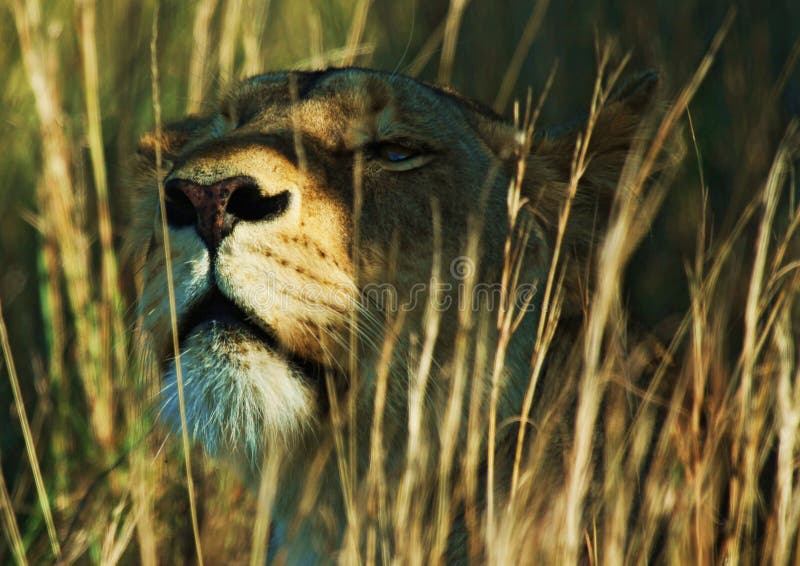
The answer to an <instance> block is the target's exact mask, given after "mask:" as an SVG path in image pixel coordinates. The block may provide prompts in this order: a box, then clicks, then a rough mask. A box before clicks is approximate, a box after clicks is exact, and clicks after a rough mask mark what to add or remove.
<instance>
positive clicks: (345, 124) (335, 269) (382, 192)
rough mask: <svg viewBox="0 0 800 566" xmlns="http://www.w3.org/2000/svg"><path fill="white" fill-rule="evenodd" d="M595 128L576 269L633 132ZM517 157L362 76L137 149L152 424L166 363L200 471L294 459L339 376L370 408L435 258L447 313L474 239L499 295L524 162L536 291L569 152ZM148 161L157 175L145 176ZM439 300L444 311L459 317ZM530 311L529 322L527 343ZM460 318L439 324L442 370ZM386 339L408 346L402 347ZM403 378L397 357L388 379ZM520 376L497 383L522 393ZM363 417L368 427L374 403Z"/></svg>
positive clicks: (445, 101)
mask: <svg viewBox="0 0 800 566" xmlns="http://www.w3.org/2000/svg"><path fill="white" fill-rule="evenodd" d="M610 108H611V110H609V111H607V112H606V113H605V114H604V115H603V116H601V118H600V120H599V121H598V128H599V129H601V130H606V133H607V135H606V136H599V135H595V137H594V139H593V142H592V143H593V148H594V153H593V155H594V157H593V161H592V163H593V165H592V168H590V169H588V170H587V171H586V172H585V174H584V182H583V183H582V184H581V192H580V193H579V194H578V196H577V197H576V199H575V209H576V212H574V213H573V215H572V218H573V219H574V220H573V223H575V224H577V229H576V231H575V234H576V236H575V237H572V236H571V234H572V232H568V233H567V236H566V239H565V246H567V249H568V250H574V249H579V248H580V247H581V245H582V238H581V236H578V235H577V234H583V233H585V232H586V231H587V229H586V226H587V225H597V224H598V220H597V219H598V217H599V218H600V219H601V222H602V218H603V216H604V214H607V211H603V210H601V211H600V213H599V214H598V209H599V208H602V206H603V205H605V204H607V203H606V200H608V199H607V198H606V195H605V194H604V193H603V190H602V189H603V186H604V184H605V185H608V186H613V185H614V183H615V179H616V176H615V174H617V173H618V170H619V168H620V167H621V160H622V159H624V155H625V154H626V148H627V145H629V144H630V140H631V138H632V135H633V133H634V132H635V130H636V125H637V121H636V119H635V117H634V114H635V112H632V111H631V109H630V108H629V106H627V105H625V104H623V103H622V102H618V103H615V104H612V105H611V107H610ZM520 139H521V138H520V135H519V134H518V132H517V131H516V130H515V128H513V127H512V126H511V125H509V124H507V123H505V122H503V121H502V120H501V119H499V118H498V117H497V116H495V115H493V114H492V113H491V112H490V111H487V110H484V109H482V108H481V107H480V106H479V105H477V104H475V103H472V102H470V101H467V100H464V99H461V98H460V97H458V96H457V95H454V94H451V93H449V92H446V91H444V90H440V89H437V88H435V87H430V86H428V85H425V84H422V83H419V82H417V81H414V80H412V79H409V78H407V77H403V76H398V75H393V74H392V75H390V74H385V73H380V72H376V71H367V70H360V69H334V70H328V71H321V72H313V73H295V72H292V73H274V74H266V75H261V76H257V77H254V78H252V79H250V80H248V81H245V82H244V83H242V84H241V85H239V86H238V87H237V88H236V89H235V90H234V91H233V92H232V93H231V94H230V95H229V96H228V97H227V98H226V99H225V101H224V103H223V104H222V107H221V108H220V109H219V111H218V112H214V113H211V114H208V115H205V116H200V117H192V118H188V119H186V120H184V121H182V122H178V123H176V124H173V125H170V126H168V127H166V128H165V129H164V131H163V132H162V135H161V137H160V138H158V139H157V138H156V137H155V136H146V137H145V138H144V139H143V140H142V142H141V144H140V155H141V158H142V159H141V162H142V167H141V171H140V174H139V176H138V178H137V182H136V185H137V187H138V190H137V193H136V204H135V221H134V225H133V230H132V237H131V245H132V246H133V247H134V250H135V251H137V252H139V253H141V254H142V255H143V257H144V259H143V275H144V277H143V280H144V289H143V292H142V296H141V299H140V302H139V312H140V315H141V317H142V320H143V327H144V330H145V332H146V334H147V335H148V336H149V338H150V341H151V344H152V350H153V351H154V352H155V355H156V357H157V359H158V361H159V363H160V364H161V366H162V369H163V373H164V376H165V385H164V397H163V399H164V400H163V412H164V414H165V416H166V418H167V420H168V421H172V422H174V423H176V424H178V425H179V423H180V419H179V417H178V414H179V413H178V401H177V391H176V385H175V383H176V374H177V370H178V359H179V360H180V369H181V371H182V375H183V378H184V383H185V388H184V390H185V396H186V411H187V424H188V427H189V429H190V432H191V433H192V434H193V435H194V436H195V437H196V438H198V439H199V440H201V441H202V442H203V443H204V444H205V445H206V447H207V448H208V449H209V450H210V451H211V452H218V451H220V450H222V451H225V452H228V453H241V454H245V455H246V456H248V457H249V458H250V459H251V461H252V460H254V459H257V458H258V454H259V453H260V450H261V448H262V446H263V445H264V443H265V442H267V443H272V445H273V446H285V447H292V446H298V445H299V443H301V442H304V439H305V441H309V442H310V441H311V440H309V439H315V438H318V437H319V435H320V431H321V430H323V429H324V428H325V427H324V426H323V417H324V414H325V411H326V410H327V408H328V406H329V402H330V399H329V396H330V395H331V393H332V392H339V393H341V392H345V393H346V392H348V390H349V389H350V381H351V377H352V376H351V375H350V370H351V369H352V360H353V359H356V360H357V365H358V366H359V368H360V370H361V372H363V373H364V374H365V377H364V379H363V382H364V383H366V384H367V389H368V386H369V383H370V382H371V381H370V375H371V374H370V372H374V367H375V365H376V363H377V360H378V359H379V357H380V355H381V346H380V345H381V343H382V342H383V341H384V339H385V337H386V332H387V330H386V327H387V324H386V322H387V320H389V319H390V318H392V315H393V314H394V313H393V312H391V311H393V310H397V309H398V308H403V309H404V310H405V312H406V314H407V317H406V318H407V320H406V322H405V328H407V329H409V330H407V331H406V336H408V335H410V334H413V333H414V332H417V336H419V335H420V334H421V333H422V332H421V330H420V327H421V326H422V325H423V313H424V312H425V307H426V304H427V303H428V300H427V298H428V297H429V292H430V288H429V285H427V284H429V283H430V282H431V273H432V270H434V267H435V265H434V263H436V262H434V260H433V258H434V257H437V258H438V260H437V262H438V266H439V267H438V273H439V274H440V275H439V277H438V279H437V282H438V283H439V286H438V289H439V290H441V289H445V291H444V294H447V293H448V292H453V293H457V289H458V283H459V281H458V279H459V278H460V277H463V273H460V272H459V271H458V270H457V269H454V270H448V269H447V266H450V265H452V264H453V261H454V260H455V259H457V258H458V257H459V255H460V254H462V253H463V251H464V249H465V243H466V241H467V238H468V235H469V233H470V230H473V231H474V230H476V229H475V228H474V227H475V226H476V225H477V226H479V228H478V229H477V230H478V232H479V234H478V235H479V241H480V246H479V249H480V262H479V264H478V265H479V266H480V267H479V269H478V272H477V274H476V275H475V279H476V281H478V282H483V283H486V284H490V285H491V284H499V283H498V282H499V281H500V272H501V270H502V265H503V253H504V252H503V242H504V241H505V237H506V234H507V232H508V228H509V214H508V199H507V193H508V188H509V183H510V181H511V180H512V178H513V177H514V175H515V173H516V171H517V165H518V163H519V162H520V159H522V160H524V161H525V164H526V171H527V173H526V181H525V190H524V195H523V197H524V198H525V199H526V202H527V203H528V204H527V206H525V207H523V209H522V214H523V215H525V222H526V226H527V227H528V237H527V239H526V242H527V246H526V250H525V252H526V253H525V255H526V259H525V261H524V262H523V263H522V264H521V267H520V269H519V274H520V275H519V276H520V277H521V279H522V280H523V281H526V282H530V283H533V284H534V285H535V284H536V283H537V282H538V281H540V280H543V278H544V277H545V276H546V274H547V269H548V258H549V243H548V242H549V241H550V237H549V234H550V233H551V232H552V229H553V226H554V224H555V218H556V213H557V212H558V211H559V210H560V206H561V203H562V202H563V200H564V198H565V194H566V189H565V187H566V184H567V183H566V181H567V178H568V170H569V163H570V159H569V158H570V156H571V155H572V152H573V143H574V141H573V138H571V137H570V136H566V137H564V138H559V139H556V140H549V139H547V138H543V139H541V140H540V141H539V142H537V143H536V144H534V147H533V151H532V153H531V154H530V155H524V156H520V153H519V152H520ZM156 145H160V147H161V149H162V152H163V156H164V159H165V163H164V167H163V170H162V171H157V170H156V169H155V167H154V159H153V155H154V149H155V147H156ZM619 156H622V158H620V157H619ZM618 162H619V163H618ZM158 174H161V179H162V180H163V187H164V195H165V211H164V212H165V214H166V220H167V224H168V236H169V248H170V250H171V255H170V257H171V264H172V272H173V279H174V289H175V318H176V322H177V328H178V331H179V336H178V338H179V352H178V354H179V355H176V352H174V351H173V345H172V344H173V342H172V330H171V327H172V325H171V322H172V320H171V317H172V314H171V310H170V301H169V298H168V293H167V289H168V285H167V269H166V261H165V256H164V249H165V245H164V238H163V231H162V227H161V213H160V206H159V197H158V184H157V175H158ZM604 199H605V200H604ZM584 209H585V210H584ZM582 211H583V212H582ZM476 219H477V220H478V221H477V222H476ZM473 259H476V258H473ZM579 286H580V285H578V287H579ZM370 288H372V289H375V288H378V289H382V290H386V289H387V288H390V289H391V294H392V300H391V301H388V302H380V301H378V302H376V301H374V300H369V298H368V297H367V293H365V290H367V289H370ZM439 294H440V295H441V293H439ZM384 296H385V295H384ZM439 299H440V302H439V303H438V306H439V307H440V308H441V309H443V310H447V309H454V308H456V306H458V304H459V303H458V301H457V300H454V301H448V300H441V299H442V297H439ZM445 299H446V298H445ZM536 304H537V303H536V300H534V301H533V302H532V303H531V305H532V306H533V308H532V309H531V313H532V314H531V316H529V317H527V318H528V319H529V320H532V321H534V323H535V317H536V308H535V307H536ZM462 306H463V305H462ZM489 308H491V307H489ZM456 318H457V317H452V316H451V317H447V316H442V317H441V321H442V322H441V325H440V328H439V337H438V340H437V345H438V346H439V348H438V350H439V351H440V352H441V351H444V352H445V355H444V356H443V357H442V359H441V360H439V361H440V362H441V363H440V364H439V367H443V365H444V364H446V361H447V360H446V359H445V358H446V352H447V351H448V348H449V347H450V345H451V343H452V341H453V337H454V335H455V332H456V326H457V325H456V323H455V319H456ZM448 321H451V322H448ZM528 328H530V326H529V327H528ZM354 335H355V336H356V337H357V340H356V341H355V342H354V341H353V339H352V337H353V336H354ZM392 339H393V340H395V341H396V342H397V343H398V344H403V343H404V342H405V338H404V337H403V336H402V335H398V336H395V337H393V338H392ZM520 340H521V341H520V342H519V345H518V347H517V350H519V352H520V356H518V357H519V358H520V359H528V357H529V352H530V349H529V348H530V345H531V340H532V333H528V335H527V336H523V337H522V338H521V339H520ZM354 344H356V346H355V350H354ZM405 359H407V353H406V352H403V351H402V349H398V352H397V353H396V355H395V360H396V361H397V363H399V364H400V365H402V364H403V363H404V361H403V360H405ZM517 362H519V360H516V361H515V360H512V366H513V364H517V366H518V369H520V368H521V370H520V371H519V372H518V373H520V374H521V375H528V371H527V369H525V367H526V366H525V364H524V363H517ZM406 373H407V372H405V371H400V372H399V374H400V375H401V376H402V375H404V374H406ZM397 379H398V380H399V381H398V382H397V383H395V384H394V388H395V391H396V395H397V396H398V398H397V399H394V402H393V403H391V404H392V405H393V406H396V407H400V409H398V410H399V411H400V412H402V410H403V409H402V407H403V406H404V405H405V404H406V402H405V401H404V395H405V392H406V391H407V384H406V383H404V382H403V381H402V377H400V378H397ZM520 388H522V387H520ZM511 389H513V387H512V388H511ZM362 392H363V391H362ZM351 393H352V392H351ZM390 393H391V392H390ZM363 397H364V401H363V403H362V404H363V405H364V406H365V407H366V409H365V411H366V412H369V409H371V408H372V399H371V398H370V397H369V395H363ZM512 405H513V403H512Z"/></svg>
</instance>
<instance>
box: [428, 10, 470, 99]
mask: <svg viewBox="0 0 800 566" xmlns="http://www.w3.org/2000/svg"><path fill="white" fill-rule="evenodd" d="M468 2H469V0H450V7H449V8H448V10H447V21H446V22H447V23H446V24H445V27H444V39H443V42H442V57H441V59H440V60H439V75H438V78H437V79H436V80H437V82H438V83H439V84H441V85H445V86H446V85H449V84H450V81H451V79H452V78H453V63H454V62H455V58H456V45H458V32H459V29H460V28H461V19H462V17H463V16H464V10H465V9H466V7H467V4H468Z"/></svg>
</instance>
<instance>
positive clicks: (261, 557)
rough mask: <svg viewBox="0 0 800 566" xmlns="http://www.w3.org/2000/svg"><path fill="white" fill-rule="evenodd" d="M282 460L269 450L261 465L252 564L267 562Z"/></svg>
mask: <svg viewBox="0 0 800 566" xmlns="http://www.w3.org/2000/svg"><path fill="white" fill-rule="evenodd" d="M279 467H280V462H279V460H278V458H277V457H276V456H275V453H273V452H270V451H267V452H266V456H265V458H264V462H263V464H262V466H261V479H260V480H259V484H258V500H257V507H256V517H255V520H254V521H253V542H252V547H251V551H250V566H261V565H262V564H266V563H267V551H268V550H269V524H270V515H271V513H272V504H273V503H274V501H275V495H276V493H277V491H278V470H279Z"/></svg>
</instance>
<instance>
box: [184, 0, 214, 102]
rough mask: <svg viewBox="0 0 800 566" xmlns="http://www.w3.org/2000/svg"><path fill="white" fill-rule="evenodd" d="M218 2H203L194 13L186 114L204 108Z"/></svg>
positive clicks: (205, 0) (203, 0)
mask: <svg viewBox="0 0 800 566" xmlns="http://www.w3.org/2000/svg"><path fill="white" fill-rule="evenodd" d="M217 1H218V0H201V1H200V2H198V4H197V8H196V10H195V13H194V25H193V27H192V41H193V42H194V49H192V57H191V59H190V60H189V87H188V91H187V102H186V112H187V113H189V114H193V113H197V112H199V111H200V110H201V109H202V107H203V94H204V93H203V91H204V90H205V86H206V77H207V73H208V51H209V47H208V39H209V35H210V29H211V18H213V17H214V10H216V8H217Z"/></svg>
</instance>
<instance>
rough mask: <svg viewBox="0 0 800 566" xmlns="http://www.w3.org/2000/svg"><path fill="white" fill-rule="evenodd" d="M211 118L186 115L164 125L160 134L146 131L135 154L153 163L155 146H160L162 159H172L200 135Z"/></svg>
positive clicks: (209, 123)
mask: <svg viewBox="0 0 800 566" xmlns="http://www.w3.org/2000/svg"><path fill="white" fill-rule="evenodd" d="M212 120H213V119H212V118H211V117H209V116H187V117H186V118H184V119H183V120H180V121H178V122H171V123H169V124H166V125H164V127H163V128H162V129H161V132H160V135H157V134H156V132H148V133H146V134H144V135H143V136H142V137H141V138H140V139H139V144H138V146H137V148H136V154H137V155H138V157H139V158H140V159H142V160H143V161H146V162H149V163H152V164H155V161H156V148H157V147H158V146H161V157H162V159H164V160H167V161H170V160H173V159H175V158H176V157H177V156H178V155H179V154H180V152H181V150H182V149H183V148H184V146H185V145H186V144H187V143H188V142H189V141H191V140H192V139H196V138H197V137H199V136H200V135H202V132H203V131H204V130H206V129H208V128H209V127H210V126H211V123H212Z"/></svg>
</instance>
